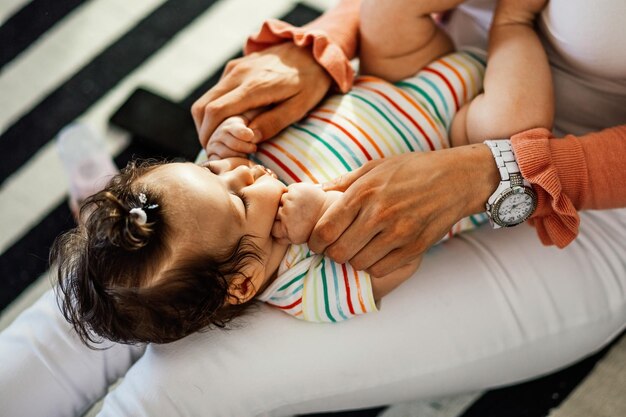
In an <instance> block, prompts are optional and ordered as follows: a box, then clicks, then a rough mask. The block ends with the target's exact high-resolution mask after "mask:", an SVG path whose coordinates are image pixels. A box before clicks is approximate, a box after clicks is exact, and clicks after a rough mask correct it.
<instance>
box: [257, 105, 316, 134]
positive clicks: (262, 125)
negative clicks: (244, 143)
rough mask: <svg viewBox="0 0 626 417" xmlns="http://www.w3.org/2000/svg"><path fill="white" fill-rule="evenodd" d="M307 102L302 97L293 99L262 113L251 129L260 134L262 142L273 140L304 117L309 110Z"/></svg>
mask: <svg viewBox="0 0 626 417" xmlns="http://www.w3.org/2000/svg"><path fill="white" fill-rule="evenodd" d="M306 101H307V100H306V98H305V99H303V97H302V95H298V96H294V97H291V98H290V99H288V100H285V101H284V102H282V103H281V104H279V105H277V106H275V107H274V108H272V109H270V110H267V111H264V112H262V113H260V114H259V115H258V116H256V117H255V118H254V119H253V120H252V122H250V125H249V127H250V129H252V130H256V131H258V132H260V134H261V140H263V139H267V138H271V137H273V136H274V135H276V134H277V133H278V132H280V131H281V130H283V129H284V128H286V127H287V126H289V125H290V124H292V123H295V122H297V121H299V120H300V119H302V118H303V117H304V115H305V114H306V112H307V110H308V109H307V107H306V106H307V105H306V104H305V103H306ZM257 139H258V138H255V140H257Z"/></svg>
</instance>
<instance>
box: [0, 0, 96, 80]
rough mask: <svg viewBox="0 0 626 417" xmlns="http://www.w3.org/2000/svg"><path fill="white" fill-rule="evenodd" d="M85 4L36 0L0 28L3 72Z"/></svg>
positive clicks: (73, 0)
mask: <svg viewBox="0 0 626 417" xmlns="http://www.w3.org/2000/svg"><path fill="white" fill-rule="evenodd" d="M84 2H85V0H33V1H31V2H30V3H28V4H27V5H26V6H24V7H22V8H21V9H20V10H19V11H18V12H17V13H15V14H14V15H13V16H11V17H10V18H9V19H7V20H6V21H5V22H4V24H3V25H2V26H1V27H0V70H1V69H2V67H3V66H4V65H6V64H7V63H8V62H10V61H11V60H12V59H13V58H15V57H16V56H18V55H19V54H20V53H21V52H22V51H23V50H24V49H26V48H28V46H29V45H30V44H32V43H33V42H35V41H36V40H37V39H38V38H39V37H40V36H41V35H42V34H44V33H45V32H46V31H47V30H48V29H50V28H51V27H52V26H54V25H55V24H56V23H57V22H58V21H59V20H61V19H63V18H64V17H65V16H67V15H68V14H69V13H70V12H71V11H72V10H74V9H75V8H76V7H77V6H78V5H80V4H81V3H84Z"/></svg>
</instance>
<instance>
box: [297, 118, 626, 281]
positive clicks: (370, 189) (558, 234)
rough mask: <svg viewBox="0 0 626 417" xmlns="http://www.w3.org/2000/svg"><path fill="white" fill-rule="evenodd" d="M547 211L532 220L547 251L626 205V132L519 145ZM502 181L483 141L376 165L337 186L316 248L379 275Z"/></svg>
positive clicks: (519, 139)
mask: <svg viewBox="0 0 626 417" xmlns="http://www.w3.org/2000/svg"><path fill="white" fill-rule="evenodd" d="M511 141H512V143H513V148H514V150H515V155H516V157H517V159H518V164H519V166H520V170H521V172H522V175H523V176H524V178H526V179H527V180H529V181H530V182H531V183H532V184H533V188H534V189H535V191H536V192H537V195H538V202H539V204H538V207H537V210H536V211H535V213H534V214H533V217H532V218H531V220H530V223H531V224H533V225H535V226H536V228H537V232H538V234H539V237H540V239H541V240H542V242H543V243H544V244H555V245H557V246H558V247H564V246H566V245H567V244H568V243H570V242H571V241H572V240H573V239H574V238H575V237H576V236H577V234H578V226H579V222H580V220H579V217H578V213H577V212H576V211H577V210H583V209H608V208H615V207H626V171H625V170H623V169H622V168H621V167H622V166H623V163H624V161H625V160H626V125H622V126H617V127H614V128H610V129H605V130H603V131H601V132H597V133H590V134H587V135H584V136H581V137H575V136H572V135H568V136H566V137H565V138H563V139H555V138H554V137H553V136H552V135H551V134H550V132H549V131H548V130H547V129H531V130H529V131H526V132H523V133H520V134H518V135H514V136H513V137H512V138H511ZM498 182H499V174H498V172H497V170H496V165H495V164H494V161H493V157H492V155H491V154H490V152H489V150H488V148H487V147H486V146H485V145H483V144H475V145H466V146H460V147H457V148H451V149H446V150H443V151H434V152H428V153H421V154H405V155H400V156H397V157H392V158H387V159H383V160H378V161H372V162H368V163H367V164H365V165H364V166H363V167H361V168H359V169H358V170H356V171H353V172H351V173H349V174H347V175H344V176H343V177H341V178H340V179H338V180H337V181H335V182H334V183H331V184H328V185H327V186H326V188H327V189H334V190H341V191H344V194H343V196H342V197H341V198H340V199H339V200H338V201H337V202H336V203H335V204H333V205H332V206H331V207H330V208H329V209H328V211H327V212H326V213H325V214H324V215H323V216H322V218H321V219H320V221H319V222H318V223H317V225H316V226H315V228H314V229H313V232H312V233H311V238H310V240H309V247H310V248H311V250H313V251H315V252H317V253H326V254H327V255H328V256H329V257H331V258H332V259H334V260H335V261H337V262H350V263H351V264H352V265H353V266H354V267H355V268H356V269H363V270H367V271H368V272H370V273H371V274H372V275H374V276H381V275H385V274H388V273H390V272H392V271H393V270H395V269H396V268H397V267H398V266H402V265H405V264H407V263H409V262H410V261H411V260H413V259H417V258H418V257H419V256H421V254H422V253H424V252H425V251H426V250H427V249H428V248H430V247H431V246H432V245H433V244H435V243H436V242H437V241H439V239H440V238H441V237H443V235H444V234H445V233H446V232H447V231H448V230H449V229H450V227H451V226H452V225H453V224H455V223H456V222H457V221H458V220H459V219H461V218H463V217H465V216H467V215H469V214H472V213H478V212H482V211H484V207H485V206H484V204H485V202H486V201H487V199H488V198H489V196H490V195H491V193H493V191H494V190H495V188H496V187H497V184H498Z"/></svg>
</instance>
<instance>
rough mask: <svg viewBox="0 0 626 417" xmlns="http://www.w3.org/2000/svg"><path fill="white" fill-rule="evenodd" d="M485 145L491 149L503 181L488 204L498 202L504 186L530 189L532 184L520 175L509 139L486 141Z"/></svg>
mask: <svg viewBox="0 0 626 417" xmlns="http://www.w3.org/2000/svg"><path fill="white" fill-rule="evenodd" d="M485 145H487V146H489V149H491V153H492V154H493V158H494V160H495V161H496V166H497V167H498V170H499V171H500V180H501V182H500V187H498V189H497V190H496V192H494V193H493V194H492V195H491V197H489V200H487V203H488V204H493V203H494V201H496V199H497V198H498V196H499V195H500V193H501V189H502V187H503V186H505V187H506V188H509V187H511V186H516V185H520V186H522V185H523V186H527V187H530V183H529V182H528V181H526V180H525V179H524V178H523V177H522V174H521V173H520V169H519V165H517V160H516V159H515V153H514V152H513V147H512V146H511V141H510V140H509V139H500V140H486V141H485ZM503 183H504V184H503Z"/></svg>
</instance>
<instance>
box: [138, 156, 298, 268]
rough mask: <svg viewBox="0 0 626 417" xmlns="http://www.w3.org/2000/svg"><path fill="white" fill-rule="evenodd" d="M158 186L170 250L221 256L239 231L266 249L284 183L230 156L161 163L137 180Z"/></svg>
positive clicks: (245, 160)
mask: <svg viewBox="0 0 626 417" xmlns="http://www.w3.org/2000/svg"><path fill="white" fill-rule="evenodd" d="M141 183H142V184H146V185H147V186H148V188H153V187H158V189H159V190H161V191H162V194H163V200H164V206H165V207H164V215H165V217H166V219H167V221H168V223H169V224H170V225H171V229H172V230H173V232H174V236H173V239H175V241H174V242H175V244H174V245H173V248H174V250H175V251H176V250H177V249H178V248H180V249H182V250H194V251H200V253H207V254H215V255H218V256H221V255H223V254H226V253H227V251H228V250H229V249H232V248H233V247H234V245H235V244H236V243H237V241H238V240H239V239H240V238H241V237H242V236H244V235H252V236H255V237H256V238H255V239H253V241H254V243H255V244H257V245H258V246H259V248H260V249H261V250H262V251H264V252H266V251H267V253H268V254H269V253H270V252H271V250H272V243H273V239H272V236H271V230H272V225H273V223H274V219H275V217H276V212H277V211H278V207H279V203H280V199H281V196H282V194H283V193H284V192H285V191H286V187H285V185H284V184H283V183H281V182H280V181H279V180H278V179H276V177H275V176H274V175H273V174H271V173H270V172H269V171H268V170H267V169H265V168H264V167H262V166H260V165H254V164H252V163H251V162H250V161H248V160H247V159H243V158H230V159H227V160H222V161H215V162H210V163H205V164H203V165H196V164H193V163H171V164H165V165H163V166H160V167H158V168H156V169H155V170H154V171H152V172H150V173H149V174H147V175H146V176H144V178H142V179H141Z"/></svg>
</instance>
